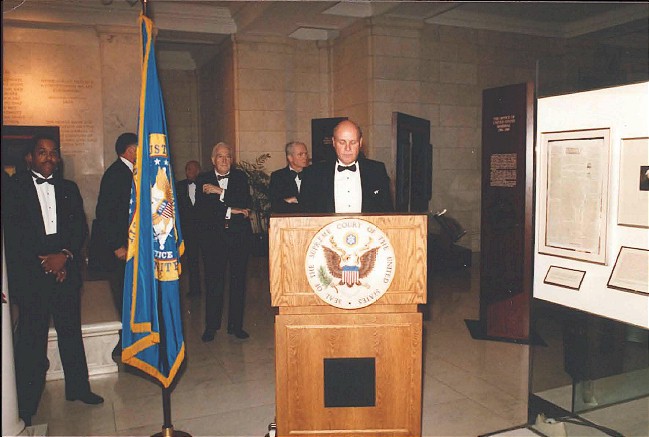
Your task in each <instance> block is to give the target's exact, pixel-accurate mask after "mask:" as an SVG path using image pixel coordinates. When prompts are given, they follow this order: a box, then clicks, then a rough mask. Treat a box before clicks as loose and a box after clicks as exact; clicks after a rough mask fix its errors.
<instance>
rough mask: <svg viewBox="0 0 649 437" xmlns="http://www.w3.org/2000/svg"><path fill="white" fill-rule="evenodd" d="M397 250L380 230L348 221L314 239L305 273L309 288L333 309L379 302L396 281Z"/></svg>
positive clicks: (360, 221)
mask: <svg viewBox="0 0 649 437" xmlns="http://www.w3.org/2000/svg"><path fill="white" fill-rule="evenodd" d="M395 266H396V263H395V258H394V249H393V248H392V244H390V240H389V239H388V237H387V236H386V235H385V234H384V233H383V231H381V230H380V229H379V228H378V227H376V226H375V225H373V224H372V223H370V222H367V221H365V220H360V219H355V218H346V219H341V220H336V221H334V222H332V223H329V224H328V225H327V226H325V227H324V228H322V229H321V230H320V231H319V232H318V233H317V234H315V235H314V236H313V238H312V239H311V243H310V244H309V247H308V249H307V253H306V260H305V269H306V276H307V279H308V281H309V285H311V288H312V289H313V291H314V292H315V294H317V295H318V296H319V297H320V298H321V299H322V300H324V301H325V302H327V303H328V304H329V305H332V306H335V307H337V308H343V309H355V308H363V307H366V306H368V305H371V304H372V303H374V302H376V301H377V300H379V299H380V298H381V296H383V294H384V293H385V292H386V291H387V290H388V288H389V287H390V284H391V283H392V279H393V278H394V269H395Z"/></svg>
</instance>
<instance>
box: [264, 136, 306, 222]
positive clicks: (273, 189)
mask: <svg viewBox="0 0 649 437" xmlns="http://www.w3.org/2000/svg"><path fill="white" fill-rule="evenodd" d="M284 150H285V152H286V161H288V165H287V166H286V167H284V168H281V169H279V170H276V171H274V172H273V173H272V174H271V175H270V202H271V210H272V212H281V213H299V212H302V211H303V208H302V205H301V204H300V203H299V201H298V198H297V197H298V195H299V194H300V188H301V185H302V170H304V169H305V168H306V167H307V166H308V165H309V152H308V151H307V149H306V145H305V144H304V143H302V142H300V141H291V142H290V143H287V144H286V147H285V148H284Z"/></svg>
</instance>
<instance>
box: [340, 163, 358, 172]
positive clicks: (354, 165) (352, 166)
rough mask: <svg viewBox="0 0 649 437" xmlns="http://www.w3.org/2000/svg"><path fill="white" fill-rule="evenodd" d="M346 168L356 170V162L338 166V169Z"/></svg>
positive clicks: (343, 169)
mask: <svg viewBox="0 0 649 437" xmlns="http://www.w3.org/2000/svg"><path fill="white" fill-rule="evenodd" d="M345 170H349V171H356V164H352V165H347V166H345V165H339V166H338V171H345Z"/></svg>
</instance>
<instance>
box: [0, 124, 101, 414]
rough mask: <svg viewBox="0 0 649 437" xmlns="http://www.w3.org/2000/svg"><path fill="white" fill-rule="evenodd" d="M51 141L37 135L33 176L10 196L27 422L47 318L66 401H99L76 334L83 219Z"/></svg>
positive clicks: (43, 355) (19, 365)
mask: <svg viewBox="0 0 649 437" xmlns="http://www.w3.org/2000/svg"><path fill="white" fill-rule="evenodd" d="M59 163H60V154H59V146H58V144H57V142H56V140H55V139H53V138H51V137H48V136H37V137H35V139H34V144H33V148H32V162H31V172H19V173H17V174H16V176H15V177H14V178H12V180H11V182H10V184H11V187H10V188H9V191H8V197H9V198H8V200H7V209H8V211H6V215H5V217H6V222H5V235H6V244H7V246H6V247H7V253H8V255H10V256H11V257H12V258H14V259H15V261H16V262H15V263H12V268H13V269H14V271H13V272H12V275H11V276H10V278H11V283H10V286H11V293H12V296H15V297H17V299H16V303H17V304H18V306H19V310H20V315H19V318H18V331H17V340H16V349H15V360H16V386H17V391H18V411H19V415H20V417H21V418H22V419H23V420H24V421H25V423H27V424H30V423H31V416H32V415H33V414H35V413H36V410H37V408H38V403H39V401H40V397H41V393H42V390H43V387H44V384H45V374H46V372H47V366H48V364H47V362H48V361H47V336H48V330H49V322H50V316H51V317H52V318H53V320H54V328H55V329H56V333H57V336H58V345H59V354H60V355H61V363H62V365H63V371H64V374H65V398H66V399H67V400H69V401H74V400H80V401H82V402H84V403H86V404H99V403H101V402H103V401H104V400H103V398H102V397H101V396H98V395H96V394H94V393H93V392H92V391H91V390H90V383H89V382H88V365H87V362H86V355H85V350H84V346H83V338H82V336H81V298H80V288H81V274H80V269H79V265H78V264H79V261H80V259H81V253H80V251H81V246H82V244H83V242H84V240H85V238H86V234H87V231H86V215H85V213H84V210H83V199H82V198H81V194H80V193H79V188H78V187H77V185H76V184H75V183H74V182H72V181H69V180H65V179H63V178H61V177H58V175H55V172H56V170H57V169H58V167H59Z"/></svg>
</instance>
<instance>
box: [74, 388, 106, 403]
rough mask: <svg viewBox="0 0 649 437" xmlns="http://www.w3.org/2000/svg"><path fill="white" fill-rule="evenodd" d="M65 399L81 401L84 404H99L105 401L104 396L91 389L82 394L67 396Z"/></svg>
mask: <svg viewBox="0 0 649 437" xmlns="http://www.w3.org/2000/svg"><path fill="white" fill-rule="evenodd" d="M65 399H67V400H68V401H81V402H83V403H84V404H89V405H98V404H101V403H103V402H104V398H102V397H101V396H99V395H97V394H94V393H93V392H91V391H88V392H86V393H84V394H82V395H77V396H68V395H66V396H65Z"/></svg>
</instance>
